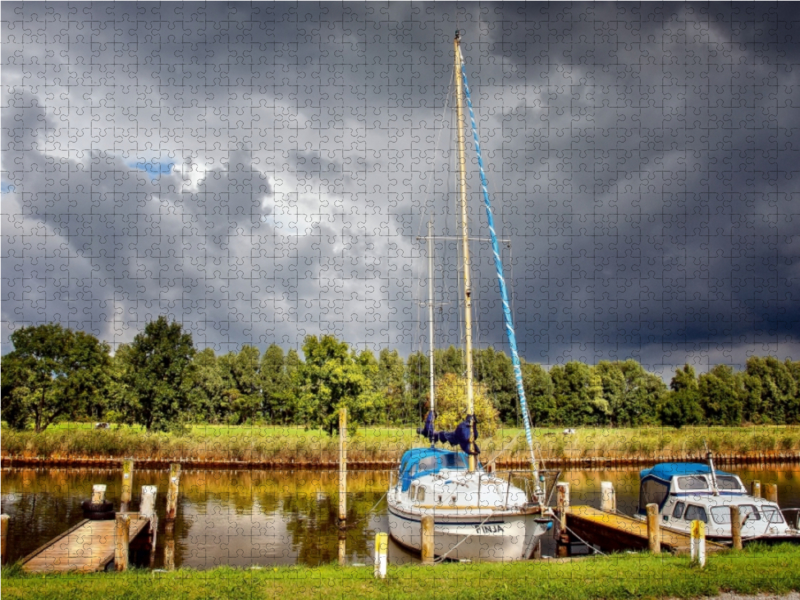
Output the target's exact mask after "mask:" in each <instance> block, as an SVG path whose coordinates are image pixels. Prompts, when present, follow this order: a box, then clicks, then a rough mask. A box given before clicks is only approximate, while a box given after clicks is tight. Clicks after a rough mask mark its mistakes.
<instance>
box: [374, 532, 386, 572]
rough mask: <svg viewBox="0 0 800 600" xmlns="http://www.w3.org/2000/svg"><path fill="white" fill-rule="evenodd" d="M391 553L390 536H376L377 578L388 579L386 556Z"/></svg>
mask: <svg viewBox="0 0 800 600" xmlns="http://www.w3.org/2000/svg"><path fill="white" fill-rule="evenodd" d="M388 552H389V534H388V533H377V534H375V578H376V579H386V564H387V563H388V560H387V558H386V555H387V554H388Z"/></svg>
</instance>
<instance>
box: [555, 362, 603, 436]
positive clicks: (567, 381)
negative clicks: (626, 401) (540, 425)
mask: <svg viewBox="0 0 800 600" xmlns="http://www.w3.org/2000/svg"><path fill="white" fill-rule="evenodd" d="M550 377H551V378H552V380H553V385H554V388H555V389H554V396H555V400H556V414H557V417H556V418H557V420H558V422H559V423H561V424H563V425H568V426H572V427H574V426H579V425H590V424H592V423H593V422H595V415H594V411H595V405H594V404H593V403H592V400H595V399H596V398H592V397H590V395H589V391H590V383H591V370H590V368H589V366H587V365H585V364H583V363H580V362H577V361H570V362H568V363H567V364H566V365H564V366H563V367H561V366H560V365H556V366H554V367H553V368H552V369H550Z"/></svg>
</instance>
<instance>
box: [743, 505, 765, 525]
mask: <svg viewBox="0 0 800 600" xmlns="http://www.w3.org/2000/svg"><path fill="white" fill-rule="evenodd" d="M739 516H740V517H741V518H742V519H744V518H745V517H747V520H748V521H760V520H761V515H760V514H758V509H757V508H756V507H755V506H753V505H752V504H740V505H739Z"/></svg>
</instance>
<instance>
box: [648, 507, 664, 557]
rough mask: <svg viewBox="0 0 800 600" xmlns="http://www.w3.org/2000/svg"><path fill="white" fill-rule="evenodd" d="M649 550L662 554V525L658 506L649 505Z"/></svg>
mask: <svg viewBox="0 0 800 600" xmlns="http://www.w3.org/2000/svg"><path fill="white" fill-rule="evenodd" d="M647 548H648V549H649V550H650V552H652V553H653V554H661V524H660V523H659V521H658V504H648V505H647Z"/></svg>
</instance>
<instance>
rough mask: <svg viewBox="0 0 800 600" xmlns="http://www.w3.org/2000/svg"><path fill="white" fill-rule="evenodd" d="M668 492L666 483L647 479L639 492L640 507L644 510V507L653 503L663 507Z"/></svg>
mask: <svg viewBox="0 0 800 600" xmlns="http://www.w3.org/2000/svg"><path fill="white" fill-rule="evenodd" d="M668 491H669V488H668V487H667V484H666V483H662V482H661V481H657V480H655V479H645V480H644V481H643V482H642V487H641V489H640V491H639V507H640V508H641V509H642V510H644V507H645V506H647V505H648V504H651V503H655V504H658V505H659V506H661V505H662V504H663V503H664V500H666V499H667V492H668Z"/></svg>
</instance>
